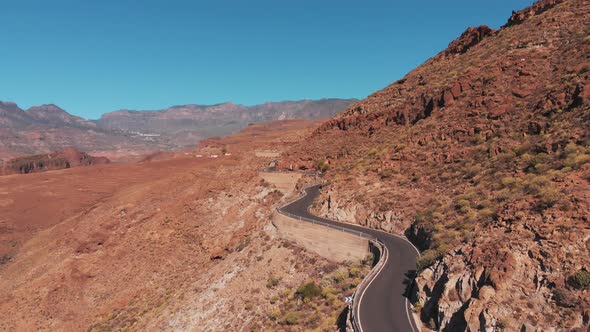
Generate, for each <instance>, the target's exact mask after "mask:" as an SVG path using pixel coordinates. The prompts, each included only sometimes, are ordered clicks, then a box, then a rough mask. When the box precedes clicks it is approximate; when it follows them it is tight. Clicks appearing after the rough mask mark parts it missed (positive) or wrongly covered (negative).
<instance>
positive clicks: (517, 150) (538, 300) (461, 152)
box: [280, 0, 590, 331]
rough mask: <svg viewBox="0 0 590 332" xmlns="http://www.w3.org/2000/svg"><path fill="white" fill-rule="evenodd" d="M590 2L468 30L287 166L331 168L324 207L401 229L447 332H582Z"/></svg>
mask: <svg viewBox="0 0 590 332" xmlns="http://www.w3.org/2000/svg"><path fill="white" fill-rule="evenodd" d="M589 27H590V3H589V2H588V1H582V0H567V1H557V0H546V1H541V2H538V3H536V4H534V5H533V6H532V7H530V8H526V9H524V10H522V11H519V12H515V13H513V15H512V17H511V18H510V19H509V20H508V22H507V24H506V25H505V26H504V27H502V28H501V29H499V30H492V29H490V28H488V27H486V26H480V27H474V28H469V29H467V30H466V31H465V32H464V33H463V34H462V35H461V36H460V37H459V38H458V39H457V40H455V41H453V42H452V43H450V44H449V47H448V48H447V49H446V50H444V51H442V52H441V53H439V54H438V55H436V56H435V57H433V58H431V59H429V60H428V61H426V62H425V63H424V64H422V65H421V66H419V67H418V68H416V69H415V70H413V71H411V72H410V73H408V74H407V75H406V76H405V77H404V78H403V79H401V80H399V81H397V82H395V83H393V84H391V85H389V86H388V87H386V88H385V89H383V90H381V91H378V92H376V93H374V94H373V95H371V96H369V97H368V98H366V99H365V100H362V101H360V102H358V103H356V104H355V105H353V106H352V107H350V108H349V109H348V110H347V111H345V112H343V113H341V114H339V115H338V116H337V117H336V118H334V119H332V120H330V121H328V122H326V123H324V124H323V125H322V126H321V127H320V128H319V129H318V130H316V131H315V132H314V133H313V134H312V135H311V137H310V138H309V139H308V140H306V141H305V142H304V143H301V144H300V145H299V146H296V147H294V148H293V149H291V150H290V152H289V153H287V154H286V155H284V157H283V158H282V160H281V163H280V165H281V167H282V168H287V169H309V168H316V169H318V170H322V171H325V172H326V181H327V190H326V191H325V192H324V194H323V195H322V198H321V201H320V202H318V207H317V210H318V211H317V212H319V213H322V214H323V215H325V216H328V217H331V218H336V219H339V220H344V221H349V222H357V223H361V224H365V225H370V226H372V227H376V228H381V229H384V230H387V231H390V232H396V233H400V234H401V233H405V234H407V235H408V236H409V237H410V239H411V240H412V241H413V242H414V243H415V244H416V245H417V246H418V247H420V248H421V249H422V250H423V254H422V258H421V259H420V261H419V266H420V268H421V271H420V274H419V276H418V278H417V287H416V288H415V294H414V299H413V301H414V302H415V304H416V308H417V310H420V313H421V318H422V321H423V323H424V324H425V326H427V327H431V328H433V329H441V330H444V331H455V330H471V331H477V330H494V329H495V330H499V329H502V328H506V329H508V330H520V329H524V330H526V331H533V330H534V329H535V328H538V329H540V330H546V329H547V328H549V327H564V328H581V329H586V328H587V327H588V324H589V317H590V311H589V310H590V296H589V295H588V292H587V287H588V284H590V282H588V280H590V275H589V273H588V272H587V270H588V269H590V260H589V258H588V257H589V256H588V250H589V248H590V241H589V239H590V228H589V227H588V225H589V224H588V223H589V220H588V216H589V215H590V184H589V180H590V165H589V162H590V130H589V129H590V128H589V127H590V59H589V56H590V28H589Z"/></svg>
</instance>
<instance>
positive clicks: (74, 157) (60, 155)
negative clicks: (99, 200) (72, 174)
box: [0, 148, 110, 174]
mask: <svg viewBox="0 0 590 332" xmlns="http://www.w3.org/2000/svg"><path fill="white" fill-rule="evenodd" d="M109 162H110V161H109V159H108V158H105V157H93V156H91V155H89V154H87V153H84V152H81V151H78V150H76V149H75V148H67V149H65V150H62V151H55V152H52V153H48V154H38V155H33V156H26V157H19V158H15V159H11V160H9V161H7V162H6V163H4V164H3V165H2V169H1V172H0V174H28V173H37V172H44V171H49V170H57V169H64V168H72V167H79V166H92V165H101V164H108V163H109Z"/></svg>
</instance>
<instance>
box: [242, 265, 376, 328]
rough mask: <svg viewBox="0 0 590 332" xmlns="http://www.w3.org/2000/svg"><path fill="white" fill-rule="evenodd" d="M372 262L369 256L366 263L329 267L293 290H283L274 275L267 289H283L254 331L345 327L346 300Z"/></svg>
mask: <svg viewBox="0 0 590 332" xmlns="http://www.w3.org/2000/svg"><path fill="white" fill-rule="evenodd" d="M371 263H372V258H371V257H368V258H367V259H365V260H364V261H363V262H359V263H346V264H345V265H344V266H340V267H339V265H337V264H330V265H328V266H326V267H324V269H323V271H321V272H320V276H319V277H317V278H314V279H310V280H307V281H305V282H303V283H302V284H300V285H298V286H297V287H292V288H290V287H284V286H283V285H282V281H281V280H280V279H278V278H276V277H273V276H271V277H270V278H269V279H268V282H267V287H273V288H275V287H276V288H281V287H284V288H283V289H282V290H281V291H280V292H279V294H278V295H277V296H274V297H273V298H271V299H270V304H271V306H272V309H271V311H270V312H269V313H268V316H267V317H266V320H265V321H262V322H260V323H259V324H257V325H256V326H254V327H253V331H334V330H336V329H337V328H338V327H341V326H344V325H346V315H347V313H348V305H347V304H346V302H345V298H346V297H348V296H352V295H353V293H354V291H355V288H356V286H357V285H358V284H359V283H361V281H362V279H363V277H364V276H365V275H366V274H367V273H368V272H369V271H370V269H371ZM262 327H264V328H262Z"/></svg>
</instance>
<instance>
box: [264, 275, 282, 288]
mask: <svg viewBox="0 0 590 332" xmlns="http://www.w3.org/2000/svg"><path fill="white" fill-rule="evenodd" d="M279 282H281V278H279V277H273V276H270V277H269V278H268V280H267V281H266V288H274V287H276V286H278V285H279Z"/></svg>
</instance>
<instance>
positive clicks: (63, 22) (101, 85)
mask: <svg viewBox="0 0 590 332" xmlns="http://www.w3.org/2000/svg"><path fill="white" fill-rule="evenodd" d="M531 3H532V1H531V0H526V1H525V0H495V1H474V0H460V1H438V0H437V1H434V0H431V1H423V0H408V1H403V2H402V1H394V0H389V1H376V0H362V1H361V0H355V1H350V0H234V1H229V0H209V1H198V0H194V1H188V0H186V1H184V0H183V1H181V0H167V1H165V0H161V1H153V0H136V1H131V0H102V1H80V0H70V1H66V0H51V1H47V0H39V1H29V0H18V1H17V0H14V1H9V0H0V22H2V28H1V30H0V45H2V48H1V49H0V69H1V75H2V79H1V80H0V100H3V101H14V102H16V103H18V104H19V105H20V106H21V107H30V106H32V105H38V104H45V103H55V104H57V105H59V106H61V107H62V108H64V109H66V110H67V111H69V112H70V113H73V114H77V115H80V116H82V117H85V118H97V117H99V116H100V114H102V113H105V112H109V111H113V110H117V109H158V108H165V107H168V106H171V105H179V104H188V103H195V104H214V103H220V102H225V101H233V102H236V103H241V104H246V105H251V104H257V103H262V102H265V101H271V100H272V101H280V100H297V99H304V98H310V99H316V98H322V97H340V98H349V97H355V98H363V97H366V96H367V95H368V94H370V93H371V92H373V91H376V90H379V89H381V88H383V87H384V86H386V85H387V84H389V83H391V82H393V81H395V80H396V79H399V78H401V77H402V76H403V75H404V74H405V73H407V72H408V71H409V70H411V69H412V68H414V67H415V66H417V65H419V64H420V63H422V62H423V61H424V60H426V59H428V58H429V57H431V56H433V55H435V54H436V53H438V52H439V51H440V50H442V49H444V48H445V47H446V46H447V45H448V43H449V42H450V41H452V40H453V39H454V38H456V37H457V36H458V35H459V34H460V33H461V32H463V30H465V28H467V27H468V26H473V25H480V24H487V25H490V26H491V27H493V28H497V27H499V26H500V25H502V24H504V23H505V22H506V19H507V18H508V16H509V15H510V13H511V10H513V9H521V8H524V7H526V6H528V5H530V4H531Z"/></svg>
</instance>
